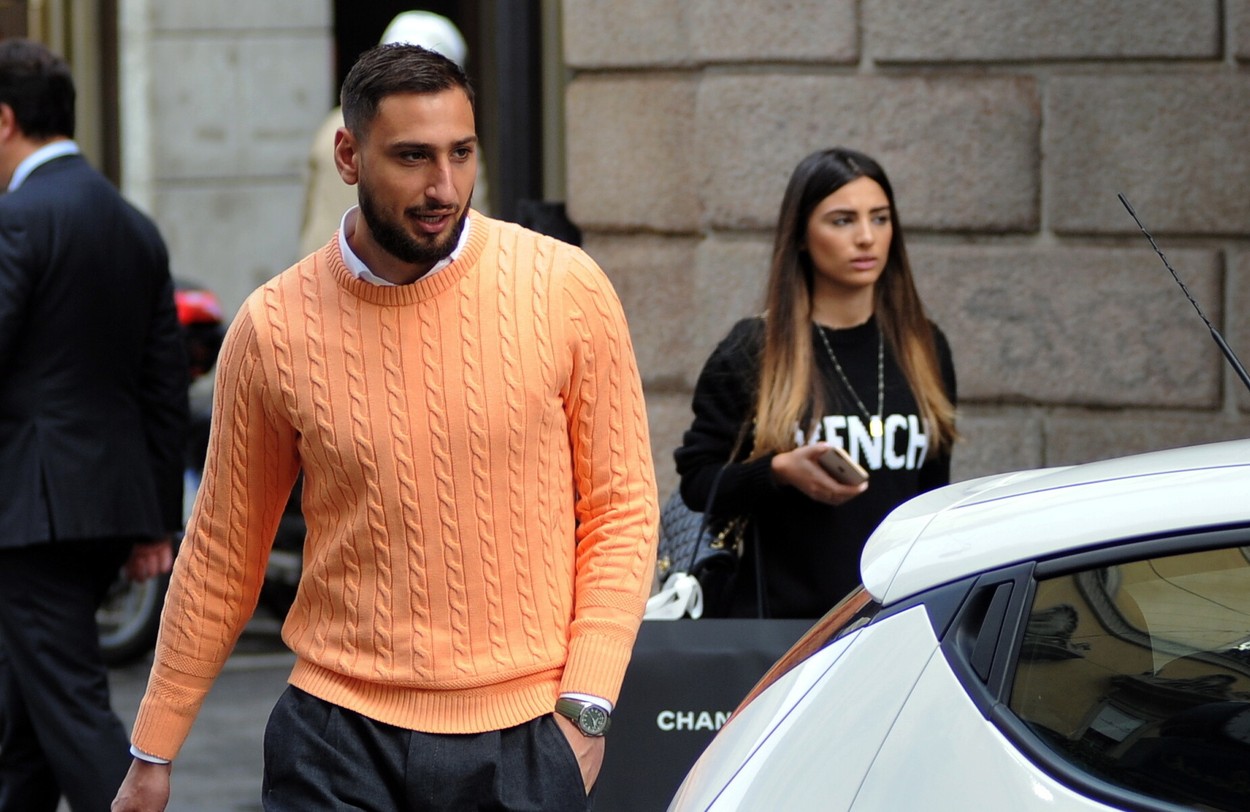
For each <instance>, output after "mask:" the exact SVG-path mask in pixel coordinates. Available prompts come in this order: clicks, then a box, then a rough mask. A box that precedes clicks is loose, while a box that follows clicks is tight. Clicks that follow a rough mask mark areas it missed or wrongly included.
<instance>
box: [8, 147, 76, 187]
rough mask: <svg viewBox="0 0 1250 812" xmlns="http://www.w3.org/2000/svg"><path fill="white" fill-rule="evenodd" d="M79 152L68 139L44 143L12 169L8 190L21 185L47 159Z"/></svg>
mask: <svg viewBox="0 0 1250 812" xmlns="http://www.w3.org/2000/svg"><path fill="white" fill-rule="evenodd" d="M79 152H80V150H79V149H78V144H76V143H74V142H73V141H71V140H69V139H59V140H56V141H53V142H51V143H49V144H44V145H43V146H42V147H40V148H39V149H37V150H35V151H34V152H32V153H31V154H29V155H27V156H26V158H25V160H23V161H22V162H21V163H20V164H18V165H17V169H14V170H13V177H12V178H10V179H9V191H10V192H11V191H13V190H14V189H16V188H17V187H19V186H21V185H22V184H23V183H24V182H25V181H26V178H28V177H29V176H30V173H31V172H34V171H35V170H36V169H38V168H39V167H41V166H43V165H44V164H46V163H47V162H48V161H51V160H52V159H54V158H61V157H63V156H65V155H77V154H78V153H79Z"/></svg>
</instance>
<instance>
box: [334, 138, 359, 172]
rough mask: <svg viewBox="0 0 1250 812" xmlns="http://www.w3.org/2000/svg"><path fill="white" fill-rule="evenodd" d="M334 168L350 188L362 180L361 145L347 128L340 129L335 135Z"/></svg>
mask: <svg viewBox="0 0 1250 812" xmlns="http://www.w3.org/2000/svg"><path fill="white" fill-rule="evenodd" d="M334 166H335V168H337V169H338V170H339V177H340V178H342V179H343V182H344V183H346V184H347V185H348V186H354V185H355V184H356V181H357V180H359V179H360V144H359V143H358V142H357V141H356V137H355V136H354V135H352V133H351V130H349V129H347V128H346V127H339V129H338V132H336V133H335V134H334Z"/></svg>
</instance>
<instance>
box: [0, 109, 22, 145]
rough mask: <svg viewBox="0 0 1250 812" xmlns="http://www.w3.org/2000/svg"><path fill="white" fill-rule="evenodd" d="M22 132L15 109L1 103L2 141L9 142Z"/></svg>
mask: <svg viewBox="0 0 1250 812" xmlns="http://www.w3.org/2000/svg"><path fill="white" fill-rule="evenodd" d="M20 132H21V130H20V129H19V128H18V126H17V115H16V114H15V113H14V112H13V108H12V107H10V106H9V105H7V104H4V103H2V102H0V141H8V140H9V139H11V138H12V137H13V136H15V135H17V134H19V133H20Z"/></svg>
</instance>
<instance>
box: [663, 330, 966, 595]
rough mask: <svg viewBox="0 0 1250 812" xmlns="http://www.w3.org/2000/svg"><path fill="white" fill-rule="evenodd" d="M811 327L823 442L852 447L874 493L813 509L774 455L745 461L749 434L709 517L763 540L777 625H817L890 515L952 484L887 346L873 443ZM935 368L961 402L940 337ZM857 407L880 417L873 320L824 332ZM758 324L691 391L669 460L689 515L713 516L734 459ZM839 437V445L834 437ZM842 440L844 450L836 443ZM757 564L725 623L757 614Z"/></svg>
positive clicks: (746, 571) (753, 371)
mask: <svg viewBox="0 0 1250 812" xmlns="http://www.w3.org/2000/svg"><path fill="white" fill-rule="evenodd" d="M818 329H824V328H819V327H816V326H813V327H812V331H813V332H812V341H813V348H812V351H813V354H814V357H815V360H816V369H817V371H818V373H819V375H820V378H821V380H822V381H823V383H824V386H825V391H826V402H827V403H829V404H831V405H830V406H829V407H827V408H826V410H825V411H826V414H825V415H824V420H823V421H822V424H821V425H822V430H821V433H820V434H819V436H816V437H809V438H803V439H804V441H805V442H814V441H816V440H825V441H828V442H831V443H833V444H835V445H836V444H841V445H843V447H845V448H846V449H847V450H848V451H849V452H850V453H851V455H852V457H853V458H854V459H855V461H856V462H858V463H859V464H860V465H861V466H863V467H864V468H866V469H868V473H869V484H868V490H867V491H865V492H864V493H862V494H860V495H859V496H857V497H855V498H854V499H852V500H850V501H849V502H847V503H845V504H843V505H841V506H840V507H832V506H830V505H826V504H822V503H819V502H815V501H813V500H811V499H809V498H808V497H807V496H805V495H804V494H802V493H800V492H799V491H798V490H796V489H795V488H792V487H789V486H781V485H778V484H776V483H775V482H774V481H773V478H772V473H771V468H770V466H771V463H772V455H769V456H765V457H762V458H760V459H758V460H753V461H751V462H742V460H743V459H745V457H746V456H747V455H748V454H749V452H750V449H751V446H752V442H753V439H754V438H753V437H751V436H750V435H749V434H748V436H747V438H746V441H745V442H744V443H743V445H742V448H741V450H740V451H739V453H738V455H737V458H736V459H735V461H734V462H733V463H732V464H730V465H729V466H728V467H727V468H726V470H725V473H724V475H723V476H722V477H721V480H720V484H719V485H718V487H717V492H716V496H715V505H714V507H713V510H712V515H713V516H715V517H717V518H718V519H721V520H723V519H724V518H726V517H728V516H734V515H746V516H749V517H750V518H751V520H752V523H753V524H754V534H752V533H748V534H747V543H748V545H749V544H751V542H752V540H753V539H754V538H758V539H759V541H760V554H761V557H762V561H763V567H762V571H763V575H764V582H765V585H766V586H765V598H766V604H765V605H766V607H767V611H768V614H770V615H771V616H773V617H788V618H817V617H820V616H821V615H823V614H824V613H825V612H827V611H828V610H829V609H831V608H833V606H834V604H836V603H837V602H838V601H839V600H841V599H842V598H843V597H844V596H845V595H846V593H847V592H849V591H850V590H851V589H852V588H854V587H855V586H856V585H857V584H858V583H859V582H860V575H859V559H860V554H861V553H862V552H863V548H864V543H865V542H866V541H867V540H868V536H869V535H870V534H871V533H872V531H873V530H874V529H875V528H876V527H877V525H878V524H879V523H880V522H881V520H882V519H883V518H885V516H886V514H887V513H889V512H890V511H891V510H893V509H894V508H895V507H896V506H898V505H899V504H900V503H902V502H904V501H906V500H907V499H910V498H911V497H913V496H915V495H917V494H919V493H922V492H924V491H927V490H930V489H932V488H935V487H938V486H940V485H945V484H947V483H949V482H950V457H949V456H948V455H946V454H936V453H933V452H932V450H929V449H925V448H924V445H925V444H926V443H927V436H924V430H923V423H922V422H921V420H920V416H919V409H918V407H917V405H916V399H915V397H914V396H913V395H912V392H911V388H910V387H909V386H908V385H907V382H906V379H905V378H904V377H903V374H902V372H901V371H900V370H899V368H898V365H897V364H896V363H895V361H894V358H893V356H892V354H891V353H890V351H889V348H888V347H887V348H886V350H885V359H884V382H885V386H884V392H885V395H884V398H885V399H884V405H885V408H884V416H885V418H886V420H885V427H886V432H885V437H884V438H883V440H881V441H877V442H875V443H874V442H873V441H872V440H871V438H870V437H869V432H868V427H867V424H868V421H867V419H866V417H865V416H864V414H863V412H862V410H861V409H860V408H859V405H858V404H857V402H856V401H855V400H854V399H852V398H851V397H850V396H849V394H848V393H847V391H846V387H845V386H844V385H843V384H842V383H841V378H840V377H839V376H838V373H837V371H836V370H835V368H834V366H833V362H832V361H831V360H830V359H829V357H828V353H827V352H826V350H825V346H824V343H823V341H822V340H821V338H820V336H819V335H818V334H817V333H816V332H815V331H816V330H818ZM933 329H934V335H935V338H936V341H937V348H938V358H939V362H940V364H941V368H942V376H943V380H944V382H945V384H946V389H947V394H948V395H949V396H950V398H951V400H952V402H953V401H954V399H955V370H954V366H953V364H952V363H951V353H950V348H949V346H948V345H947V342H946V338H945V336H944V335H943V334H942V332H941V331H940V330H938V329H937V327H936V326H934V328H933ZM825 336H826V338H828V339H829V342H830V344H831V346H832V348H833V351H834V353H835V354H836V355H837V358H838V363H839V364H840V365H841V366H842V369H843V371H844V372H845V373H846V376H847V378H848V379H849V380H850V383H851V385H852V386H853V387H854V389H855V392H856V394H858V395H859V399H860V401H861V402H862V403H863V404H864V405H865V406H867V407H868V409H869V410H870V412H872V411H875V410H876V406H877V391H878V386H877V341H878V339H877V325H876V321H875V319H870V320H869V321H868V322H867V323H866V324H864V325H861V326H859V327H853V328H850V329H847V330H826V331H825ZM763 340H764V331H763V320H762V319H760V318H751V319H745V320H743V321H740V322H738V324H736V325H735V326H734V328H733V329H732V330H731V331H730V333H729V336H728V337H726V338H725V339H724V340H723V341H722V342H721V343H720V345H719V346H718V347H717V348H716V350H715V351H714V352H713V353H712V355H711V356H710V357H709V359H708V361H707V363H706V364H705V366H704V368H703V371H702V373H701V374H700V376H699V381H698V384H697V385H696V387H695V394H694V400H693V403H692V408H693V410H694V421H693V423H692V424H691V426H690V428H689V430H687V431H686V433H685V435H684V437H683V440H682V446H681V447H680V448H678V449H677V451H676V452H675V454H674V457H675V459H676V461H677V472H678V474H679V475H680V476H681V494H682V499H683V500H684V501H685V502H686V504H687V505H688V506H689V507H690V508H691V509H693V510H699V511H702V510H704V508H705V507H707V500H708V496H709V492H710V491H711V488H712V482H713V479H714V477H715V476H716V472H717V470H718V469H719V468H720V467H721V466H723V465H725V463H726V462H727V461H728V460H729V457H730V453H731V452H732V450H733V448H734V444H735V441H736V440H737V437H738V432H739V430H740V427H741V426H742V425H743V422H744V421H745V420H746V419H747V416H748V415H749V414H750V413H751V412H752V410H753V408H754V402H755V394H754V393H755V389H756V381H757V377H758V374H759V372H758V370H759V352H760V349H761V347H762V346H763ZM830 435H832V436H830ZM839 439H840V440H841V443H839V442H838V440H839ZM755 572H756V569H755V556H754V553H753V551H751V550H748V551H747V552H746V554H745V555H744V557H743V561H742V566H741V567H740V569H739V573H738V576H737V578H736V582H735V585H734V587H733V592H732V595H731V606H730V610H729V611H730V614H731V615H733V616H739V617H751V616H754V615H755V614H756V612H757V598H756V590H755V583H756V576H755Z"/></svg>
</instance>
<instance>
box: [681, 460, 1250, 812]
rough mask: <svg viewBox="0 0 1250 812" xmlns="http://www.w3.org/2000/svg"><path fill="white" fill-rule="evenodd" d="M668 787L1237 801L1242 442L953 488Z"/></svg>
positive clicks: (1134, 805)
mask: <svg viewBox="0 0 1250 812" xmlns="http://www.w3.org/2000/svg"><path fill="white" fill-rule="evenodd" d="M862 574H863V582H864V588H863V589H860V590H857V591H856V592H854V593H852V594H851V595H850V596H849V597H848V598H847V599H846V600H844V601H843V602H842V603H841V604H840V605H839V606H838V607H837V608H835V609H834V610H833V611H832V612H831V613H830V614H829V615H827V616H826V617H825V618H824V619H822V620H821V621H819V622H818V623H817V624H816V625H815V626H814V627H813V628H812V630H811V631H810V632H809V633H808V634H807V635H806V636H805V637H804V638H803V639H802V640H800V641H799V643H798V644H796V646H795V647H794V649H792V650H791V651H790V652H789V653H788V654H787V655H786V656H785V657H783V658H782V659H781V660H780V661H779V662H778V663H777V665H776V666H774V668H773V669H772V670H771V671H770V672H769V674H768V675H767V676H766V677H765V678H764V680H763V681H761V683H760V685H759V686H757V687H756V689H755V690H754V691H752V693H751V695H750V696H749V697H748V698H747V699H746V700H745V701H744V702H743V704H742V706H740V707H739V709H738V710H737V711H735V713H734V714H733V716H732V717H731V718H730V720H729V722H728V724H726V725H725V726H724V727H723V728H722V729H721V730H720V732H719V733H718V734H717V735H716V737H715V738H714V739H713V740H712V742H711V744H710V745H709V746H708V747H707V749H706V750H705V751H704V752H703V754H702V755H701V757H700V758H699V760H698V761H697V762H696V764H695V765H694V767H693V768H692V770H691V771H690V773H689V775H688V776H687V777H686V780H685V781H684V783H683V784H682V785H681V788H680V789H679V791H678V793H677V795H676V797H675V798H674V800H673V802H672V804H671V806H670V807H669V809H670V811H671V812H687V811H688V810H770V812H771V810H786V812H801V810H822V812H826V811H828V810H921V809H923V810H926V812H934V811H935V810H1013V812H1014V811H1015V810H1021V811H1023V812H1027V810H1048V811H1049V812H1054V810H1105V809H1131V810H1178V809H1217V810H1240V811H1243V812H1244V810H1250V441H1237V442H1231V443H1219V444H1214V445H1207V446H1198V447H1193V448H1184V449H1176V450H1172V451H1162V452H1156V453H1151V454H1143V455H1139V456H1134V457H1125V458H1122V459H1116V460H1108V461H1104V462H1097V463H1090V464H1087V465H1080V466H1072V467H1067V468H1051V469H1043V470H1036V471H1027V472H1020V473H1014V474H1005V475H1001V476H993V477H986V478H983V479H978V480H973V481H969V482H963V483H958V484H955V485H951V486H948V487H946V488H942V489H940V490H937V491H933V492H930V493H927V494H924V495H922V496H920V497H918V498H916V499H913V500H912V501H910V502H908V503H906V504H904V505H902V506H900V507H899V508H898V509H896V510H895V511H894V512H893V513H892V514H890V516H889V517H888V518H887V519H886V520H885V521H884V522H883V523H882V525H881V526H880V527H879V528H878V530H877V531H876V533H874V534H873V536H872V538H871V539H870V540H869V542H868V545H867V547H866V549H865V551H864V555H863V559H862Z"/></svg>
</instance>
